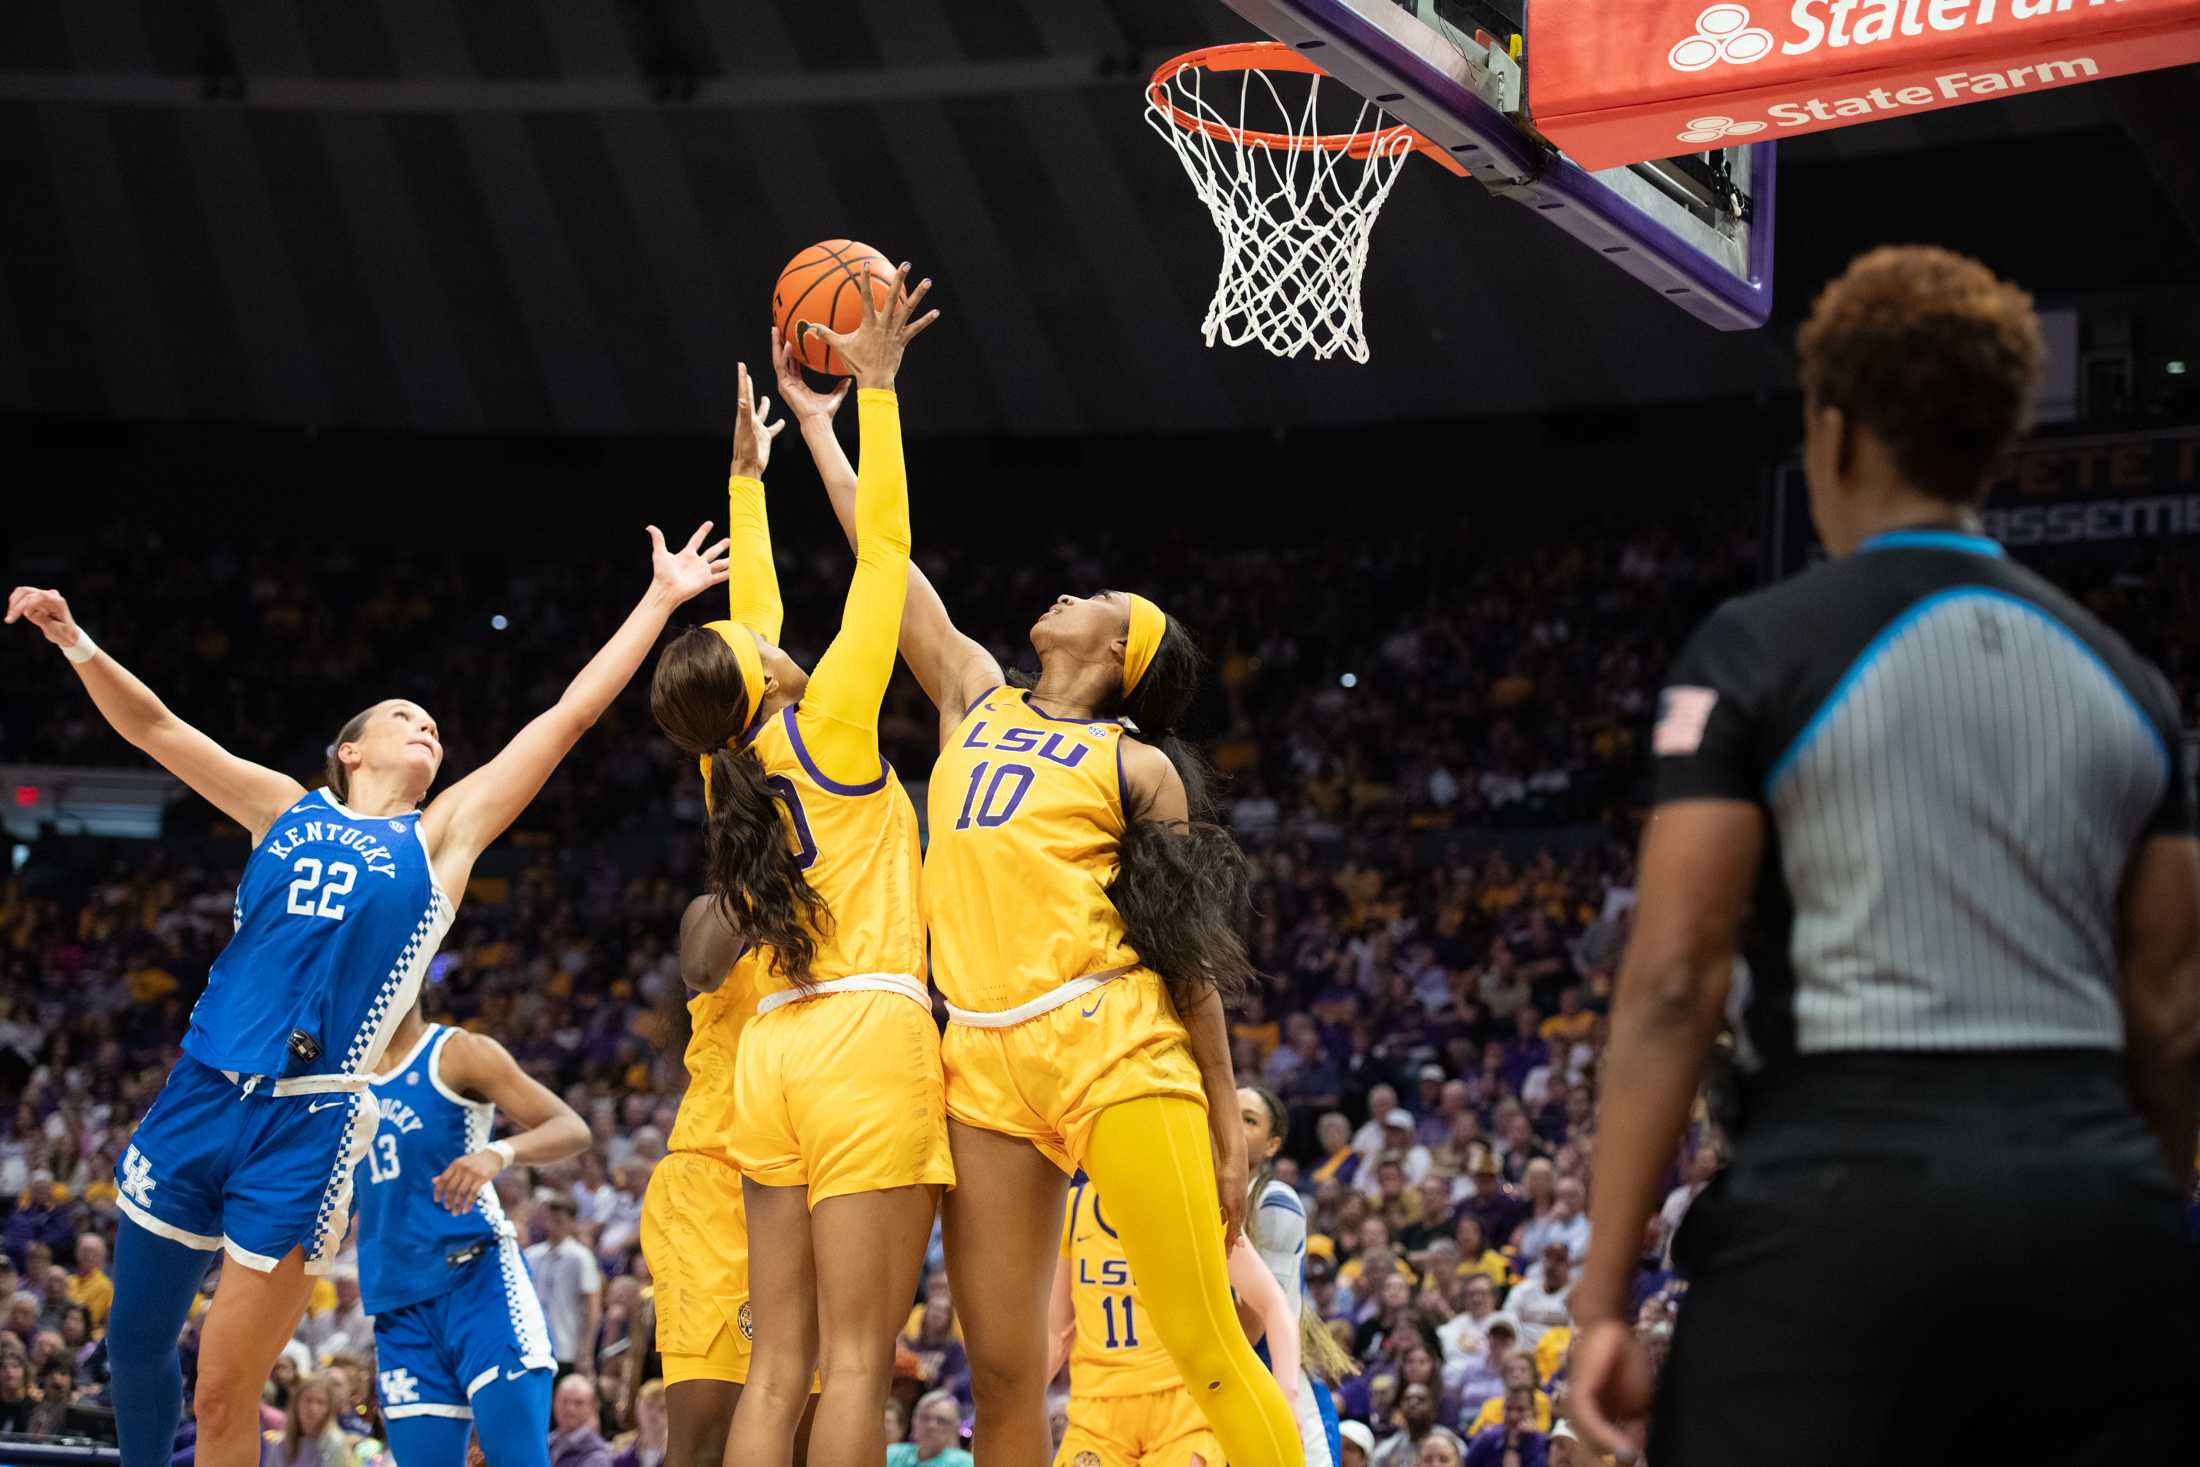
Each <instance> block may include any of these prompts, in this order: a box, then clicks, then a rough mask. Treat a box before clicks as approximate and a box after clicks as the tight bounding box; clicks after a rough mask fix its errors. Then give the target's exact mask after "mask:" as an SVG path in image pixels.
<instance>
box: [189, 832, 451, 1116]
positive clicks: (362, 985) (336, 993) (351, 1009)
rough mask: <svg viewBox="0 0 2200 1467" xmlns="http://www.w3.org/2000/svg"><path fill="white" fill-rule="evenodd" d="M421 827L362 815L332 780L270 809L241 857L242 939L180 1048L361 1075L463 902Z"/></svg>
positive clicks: (280, 1072) (281, 1074)
mask: <svg viewBox="0 0 2200 1467" xmlns="http://www.w3.org/2000/svg"><path fill="white" fill-rule="evenodd" d="M419 831H420V814H419V812H418V811H407V812H406V813H404V814H402V815H388V816H369V815H361V814H359V813H358V812H357V811H354V810H350V809H347V808H346V807H345V806H344V805H343V804H342V803H341V802H339V801H338V800H337V799H336V797H335V796H334V795H333V794H331V793H330V792H329V791H328V790H326V789H319V790H315V791H313V792H312V793H310V794H308V795H306V796H304V797H303V798H302V799H299V800H298V801H296V802H295V803H293V804H292V805H291V807H290V808H289V809H287V810H285V811H284V812H283V813H282V814H281V815H280V816H278V817H276V820H275V823H274V825H273V826H272V827H271V828H270V829H269V830H268V833H267V836H266V838H265V839H263V840H262V841H261V842H260V844H259V845H258V847H256V848H255V849H254V850H253V852H252V855H251V857H250V858H249V859H248V860H247V861H246V862H245V868H244V877H243V879H242V880H240V881H239V882H238V883H237V898H236V906H235V910H234V914H233V915H234V918H235V921H236V935H235V936H233V937H232V938H231V939H230V941H229V946H228V947H226V948H224V949H223V950H222V952H221V955H220V956H219V957H217V958H216V959H215V960H214V965H213V968H212V970H211V971H210V972H209V973H208V975H207V980H206V992H205V993H204V994H202V995H201V996H200V998H199V1001H198V1003H197V1004H196V1005H194V1006H193V1007H192V1010H191V1029H190V1032H189V1033H188V1034H186V1035H185V1036H184V1041H183V1049H184V1052H185V1053H186V1054H188V1055H190V1056H191V1057H192V1058H193V1059H196V1060H198V1061H200V1062H201V1063H203V1064H207V1065H210V1066H212V1067H213V1068H215V1069H217V1070H224V1071H227V1072H229V1073H231V1074H234V1075H239V1076H264V1077H267V1078H270V1079H274V1080H277V1081H278V1082H280V1081H281V1080H284V1079H295V1078H297V1077H300V1076H337V1075H341V1076H356V1077H361V1078H362V1079H363V1078H364V1076H366V1075H367V1074H368V1073H369V1072H370V1071H371V1070H372V1069H373V1067H374V1064H375V1062H376V1061H377V1060H379V1059H380V1058H381V1057H382V1051H383V1049H384V1048H385V1047H386V1046H387V1045H388V1044H389V1039H390V1035H391V1034H393V1033H395V1032H396V1029H397V1023H398V1020H400V1019H401V1018H403V1017H404V1015H405V1013H406V1011H407V1010H409V1009H410V1008H411V1007H412V1005H413V1000H414V999H415V997H417V996H418V994H419V992H420V981H421V977H422V975H423V974H424V973H426V971H427V967H428V960H429V959H430V958H432V957H434V956H435V950H436V948H437V947H438V946H439V945H440V944H441V943H442V941H443V934H444V933H445V932H447V931H449V930H450V925H451V918H452V916H453V914H454V911H455V909H454V908H453V906H452V905H451V902H450V900H449V898H447V897H446V896H445V895H444V894H443V892H442V891H441V889H439V888H438V887H437V886H436V883H435V873H434V871H433V870H432V869H431V867H430V866H429V863H428V851H427V847H426V846H425V845H424V844H423V843H422V841H421V839H420V833H419ZM285 1088H286V1087H284V1086H282V1085H280V1084H279V1083H278V1086H277V1093H278V1094H280V1093H283V1090H284V1089H285Z"/></svg>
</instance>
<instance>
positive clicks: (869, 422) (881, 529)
mask: <svg viewBox="0 0 2200 1467" xmlns="http://www.w3.org/2000/svg"><path fill="white" fill-rule="evenodd" d="M856 418H857V422H858V423H859V424H861V428H862V435H863V442H862V449H861V452H862V459H861V462H860V463H859V464H858V466H857V469H856V570H855V577H854V579H853V580H851V581H850V583H849V585H848V601H847V604H846V605H845V606H844V607H843V608H842V610H841V614H840V633H839V635H838V636H836V637H834V638H833V645H832V646H830V647H828V648H826V649H825V655H824V656H823V657H821V658H819V659H818V663H817V670H816V671H815V672H813V673H811V674H810V686H809V690H808V691H807V692H805V693H804V694H803V695H802V702H801V705H800V706H799V707H798V708H797V709H796V710H795V723H796V725H797V727H799V728H800V730H801V732H802V742H803V745H804V747H805V748H806V749H807V750H808V752H809V756H810V759H811V761H812V762H813V763H814V764H815V765H816V766H817V768H818V769H819V770H821V771H822V772H823V773H824V774H825V775H826V777H827V778H829V779H832V780H835V781H838V782H841V783H845V784H868V783H870V782H871V781H872V780H874V779H877V778H878V777H879V776H880V773H881V765H880V760H879V749H878V714H879V705H880V704H881V703H882V702H884V701H885V698H886V685H887V683H888V682H889V681H891V680H892V678H893V675H894V658H895V656H896V655H897V653H898V651H899V647H900V641H901V611H902V604H903V603H904V602H905V601H906V600H907V599H908V595H909V478H908V473H907V471H906V469H905V468H904V467H903V464H902V455H901V407H900V402H899V399H897V398H896V397H895V396H894V394H893V393H892V392H890V391H888V390H886V389H884V388H877V387H866V388H862V389H860V390H859V391H858V392H857V393H856Z"/></svg>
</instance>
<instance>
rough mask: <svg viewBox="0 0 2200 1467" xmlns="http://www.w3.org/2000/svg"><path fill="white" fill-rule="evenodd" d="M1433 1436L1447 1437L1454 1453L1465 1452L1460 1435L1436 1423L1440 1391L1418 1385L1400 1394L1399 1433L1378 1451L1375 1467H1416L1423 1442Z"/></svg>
mask: <svg viewBox="0 0 2200 1467" xmlns="http://www.w3.org/2000/svg"><path fill="white" fill-rule="evenodd" d="M1432 1436H1439V1437H1444V1438H1447V1439H1448V1440H1449V1441H1450V1444H1451V1447H1452V1450H1453V1452H1454V1453H1455V1454H1456V1453H1458V1452H1460V1451H1461V1450H1463V1448H1464V1443H1463V1442H1461V1441H1460V1439H1459V1436H1458V1434H1457V1433H1456V1432H1453V1431H1451V1430H1450V1429H1449V1428H1446V1427H1442V1426H1438V1425H1437V1424H1436V1392H1435V1391H1433V1390H1431V1389H1430V1388H1429V1387H1428V1386H1427V1385H1425V1384H1421V1383H1416V1384H1413V1385H1409V1386H1406V1387H1405V1388H1404V1389H1402V1390H1401V1391H1400V1392H1399V1393H1398V1421H1397V1430H1396V1431H1394V1432H1392V1433H1391V1434H1390V1435H1389V1436H1388V1437H1386V1438H1384V1439H1383V1441H1382V1443H1381V1444H1380V1445H1378V1446H1377V1447H1376V1448H1375V1459H1374V1462H1373V1464H1372V1467H1416V1464H1417V1463H1419V1462H1420V1461H1421V1443H1422V1442H1424V1441H1426V1440H1427V1439H1428V1438H1430V1437H1432Z"/></svg>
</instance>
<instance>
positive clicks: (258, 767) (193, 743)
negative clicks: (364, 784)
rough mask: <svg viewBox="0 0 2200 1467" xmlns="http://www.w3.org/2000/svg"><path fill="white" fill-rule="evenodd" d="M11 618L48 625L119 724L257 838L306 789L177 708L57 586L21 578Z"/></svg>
mask: <svg viewBox="0 0 2200 1467" xmlns="http://www.w3.org/2000/svg"><path fill="white" fill-rule="evenodd" d="M7 621H8V623H9V624H13V623H14V622H17V621H28V622H29V623H31V625H33V626H35V627H37V628H38V630H39V631H41V632H43V633H44V634H45V637H46V640H47V641H49V642H51V643H53V644H54V645H55V646H56V647H59V648H60V649H61V651H62V655H64V656H66V657H67V658H68V659H69V665H70V666H71V667H73V668H75V669H76V675H77V677H78V678H80V679H82V681H83V683H84V691H85V692H87V693H90V694H91V695H92V703H93V705H94V706H95V707H97V708H98V709H99V712H100V716H101V717H103V718H105V719H106V720H107V722H108V723H109V724H110V725H111V726H112V727H113V728H114V731H115V732H116V733H118V734H121V735H122V736H123V737H124V738H125V739H128V740H129V741H130V742H131V743H132V744H133V745H135V746H136V747H138V748H140V749H143V750H144V751H145V752H146V753H147V754H149V755H151V756H152V759H153V762H154V763H156V764H158V765H160V767H161V768H163V769H165V770H167V771H168V772H169V773H170V774H173V775H174V776H175V777H176V778H178V779H180V780H182V781H183V782H184V783H185V784H187V785H189V786H190V787H191V789H192V791H193V792H194V793H196V794H197V795H198V796H199V797H200V798H202V799H204V800H205V801H206V802H207V803H208V804H210V805H212V806H214V808H216V809H217V810H220V811H221V812H222V813H223V814H224V815H227V816H228V817H229V818H230V819H232V820H234V821H236V822H237V823H238V824H239V825H241V826H243V827H244V828H245V829H246V830H248V831H250V832H252V843H253V844H254V845H258V844H259V841H260V837H261V836H263V835H265V834H267V828H268V827H269V826H270V825H272V824H274V823H275V817H276V816H278V815H280V814H282V813H283V811H284V810H285V809H286V808H287V807H289V806H290V805H291V804H292V803H293V802H294V801H296V800H297V799H298V797H299V796H301V795H303V794H304V793H305V792H306V791H305V786H304V785H302V784H300V783H298V781H296V780H295V779H292V778H291V777H290V776H289V775H287V774H281V773H278V772H277V771H275V770H272V769H269V768H267V767H266V766H265V765H262V764H255V763H253V762H252V761H251V760H249V759H240V758H238V757H237V756H236V755H235V754H232V753H230V752H229V751H228V750H227V749H225V748H223V747H222V746H221V745H220V744H217V743H215V742H214V741H213V740H212V739H211V738H208V737H207V736H206V735H205V734H203V733H201V732H199V730H197V729H195V728H193V727H192V726H191V725H190V724H188V723H185V722H184V721H183V720H182V719H180V718H178V717H176V715H175V714H173V713H171V712H170V711H169V710H168V705H167V704H165V703H163V702H161V700H160V698H159V696H158V695H157V694H155V693H154V692H153V690H152V689H151V688H148V687H147V686H145V684H143V683H141V682H139V681H138V680H137V679H136V678H135V677H133V676H131V674H130V670H129V669H128V668H126V667H124V666H123V665H122V664H121V663H119V662H117V661H115V659H114V658H113V657H111V656H109V655H108V654H107V653H106V652H104V651H102V650H101V649H100V647H99V645H98V644H97V643H95V642H94V641H93V640H92V639H91V638H90V637H89V636H87V635H86V634H85V632H84V629H83V628H82V627H80V626H78V625H77V624H76V618H75V617H73V616H71V615H70V614H69V603H68V602H67V601H65V600H63V599H62V597H61V593H60V592H59V591H54V590H41V589H40V588H38V587H36V586H17V587H16V588H15V590H14V591H13V592H11V593H10V594H9V596H8V614H7Z"/></svg>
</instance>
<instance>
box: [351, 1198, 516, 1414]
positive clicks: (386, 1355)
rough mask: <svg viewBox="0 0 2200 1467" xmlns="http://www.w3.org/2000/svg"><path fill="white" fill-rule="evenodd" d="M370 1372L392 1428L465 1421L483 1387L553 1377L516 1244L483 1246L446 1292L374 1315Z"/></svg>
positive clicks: (506, 1240)
mask: <svg viewBox="0 0 2200 1467" xmlns="http://www.w3.org/2000/svg"><path fill="white" fill-rule="evenodd" d="M365 1246H368V1247H371V1246H373V1245H372V1244H371V1243H369V1244H366V1245H365ZM374 1365H375V1371H376V1377H375V1384H376V1387H377V1391H378V1394H379V1397H380V1400H381V1402H382V1414H383V1415H384V1416H385V1417H387V1418H389V1419H390V1420H392V1421H401V1420H403V1419H404V1418H406V1417H408V1416H459V1417H471V1416H472V1415H473V1414H474V1413H473V1407H472V1406H471V1405H470V1404H469V1403H470V1402H471V1401H472V1400H473V1397H474V1392H476V1391H478V1390H480V1389H481V1388H482V1387H483V1386H486V1385H488V1384H489V1383H490V1382H492V1381H496V1380H517V1379H518V1378H519V1377H521V1376H523V1375H525V1374H526V1373H527V1372H528V1371H530V1370H543V1371H555V1370H556V1369H557V1368H558V1359H557V1356H556V1355H555V1354H553V1353H552V1352H551V1348H550V1326H549V1324H548V1323H547V1322H546V1321H545V1320H544V1318H543V1314H542V1302H541V1300H539V1299H538V1298H536V1296H535V1282H534V1279H533V1277H532V1276H531V1275H529V1273H528V1271H527V1260H526V1259H524V1258H522V1257H521V1256H520V1251H519V1245H518V1244H517V1243H514V1242H513V1241H512V1240H511V1239H509V1238H506V1239H504V1240H502V1241H501V1242H496V1243H491V1244H489V1245H488V1246H487V1247H486V1248H484V1249H483V1250H482V1253H481V1256H480V1257H479V1258H476V1259H475V1260H474V1261H473V1262H471V1263H468V1264H465V1265H463V1266H462V1267H461V1268H460V1269H459V1271H458V1273H457V1276H456V1280H455V1282H454V1283H453V1284H452V1286H451V1288H450V1289H449V1290H448V1291H447V1292H445V1293H441V1294H438V1295H436V1296H435V1297H434V1298H432V1299H423V1300H421V1301H420V1302H419V1303H417V1304H406V1305H403V1306H402V1307H400V1308H396V1309H385V1310H383V1311H382V1312H381V1313H380V1314H377V1315H376V1316H374Z"/></svg>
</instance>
